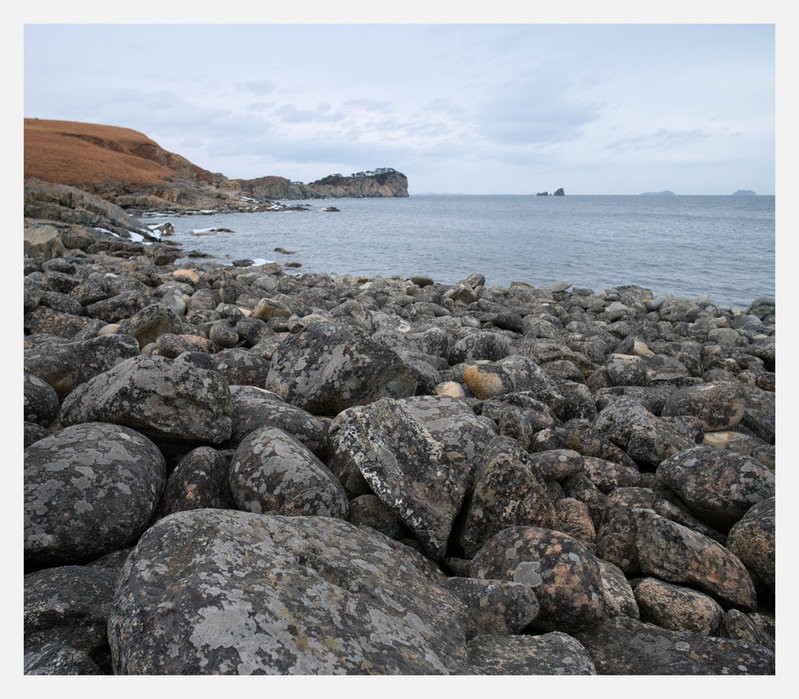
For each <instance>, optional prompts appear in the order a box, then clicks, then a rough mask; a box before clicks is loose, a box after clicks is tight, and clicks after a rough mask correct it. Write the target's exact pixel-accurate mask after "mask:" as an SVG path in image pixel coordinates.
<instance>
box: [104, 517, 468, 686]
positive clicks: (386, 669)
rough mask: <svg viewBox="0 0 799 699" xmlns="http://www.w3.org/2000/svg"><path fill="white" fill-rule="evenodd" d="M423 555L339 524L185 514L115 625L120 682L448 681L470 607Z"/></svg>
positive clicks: (121, 601) (166, 534)
mask: <svg viewBox="0 0 799 699" xmlns="http://www.w3.org/2000/svg"><path fill="white" fill-rule="evenodd" d="M440 579H441V578H440V577H439V576H438V575H436V574H435V573H433V571H432V570H431V569H430V568H428V567H427V566H426V565H425V564H424V559H422V558H421V557H420V556H419V554H418V553H416V552H415V551H413V550H412V549H409V548H408V547H406V546H403V545H401V544H394V543H393V542H391V540H389V539H386V538H385V537H384V536H382V535H380V534H378V533H376V532H372V531H371V530H369V529H368V528H366V527H355V526H353V525H351V524H348V523H347V522H344V521H343V520H339V519H334V518H327V517H283V516H280V515H270V516H263V515H257V514H253V513H250V512H234V511H223V510H193V511H191V512H179V513H176V514H173V515H170V516H169V517H166V518H164V519H162V520H161V521H160V522H158V523H157V524H155V525H154V526H153V527H151V528H150V529H149V530H148V531H147V533H146V534H145V535H144V536H143V537H142V539H141V541H140V542H139V544H138V545H137V547H136V548H135V549H134V551H133V552H132V553H131V555H130V557H129V558H128V560H127V561H126V563H125V566H124V568H123V570H122V573H121V575H120V580H119V584H118V586H117V589H116V593H115V596H114V602H113V606H112V609H111V613H110V615H109V624H108V629H109V634H108V635H109V642H110V645H111V651H112V658H113V663H114V671H115V673H116V674H151V675H163V674H181V675H186V674H202V675H209V674H272V675H297V674H305V675H323V674H378V675H390V674H447V673H451V672H459V671H462V670H463V668H464V665H465V661H466V651H465V646H466V636H465V631H464V629H465V627H466V615H467V611H466V609H465V607H464V606H463V605H462V604H461V603H460V602H459V601H458V600H457V599H456V598H455V597H453V596H452V595H451V594H450V593H448V592H446V591H445V590H444V589H443V588H441V587H440V586H439V584H438V583H439V581H440Z"/></svg>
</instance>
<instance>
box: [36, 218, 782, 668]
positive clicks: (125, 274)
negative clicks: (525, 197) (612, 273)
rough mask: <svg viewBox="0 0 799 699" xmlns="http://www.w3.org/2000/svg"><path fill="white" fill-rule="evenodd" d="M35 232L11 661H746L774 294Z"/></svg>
mask: <svg viewBox="0 0 799 699" xmlns="http://www.w3.org/2000/svg"><path fill="white" fill-rule="evenodd" d="M41 228H44V229H45V230H38V234H37V235H33V234H31V235H30V236H29V241H30V244H28V245H26V256H25V259H24V273H25V277H24V312H25V315H24V327H25V336H24V339H23V342H24V420H25V447H26V449H25V455H24V460H25V476H24V499H25V531H24V539H25V541H24V549H25V581H24V590H25V601H24V605H25V609H24V624H25V672H26V673H29V674H150V675H155V674H220V673H221V674H285V675H287V674H404V675H418V674H456V675H469V674H484V675H490V674H759V675H763V674H766V675H768V674H774V672H775V656H774V629H775V619H774V608H775V594H776V590H775V548H774V541H775V516H774V512H775V507H774V503H775V459H774V453H775V452H774V441H775V428H774V418H775V305H774V301H773V299H756V300H755V301H754V302H753V303H752V304H751V306H750V307H749V308H748V309H743V310H740V309H729V308H719V307H717V306H716V305H715V304H714V303H713V302H712V300H710V299H707V298H704V299H696V300H688V299H678V298H671V297H655V296H654V294H653V293H652V292H651V291H649V290H647V289H642V288H640V287H636V286H622V287H617V288H613V289H606V290H603V291H593V290H590V289H581V288H574V287H572V286H571V285H570V284H568V283H566V282H564V283H559V284H555V285H551V286H550V287H542V288H536V287H533V286H531V285H529V284H525V283H521V282H515V283H512V284H511V285H510V286H509V287H507V288H503V287H492V286H489V285H487V284H486V280H485V278H484V277H483V276H482V275H480V274H474V275H471V276H469V277H467V278H465V279H463V280H462V281H461V282H460V283H458V284H455V285H443V284H438V283H435V281H433V280H431V279H428V278H426V277H418V278H413V279H410V280H408V279H401V278H371V279H369V278H365V277H362V278H358V277H353V276H337V275H335V274H307V273H306V274H296V273H290V272H288V271H287V270H286V269H285V268H284V267H282V266H281V265H278V264H275V263H270V264H267V265H263V266H249V267H237V266H232V267H224V266H218V265H211V264H205V263H202V262H193V263H191V264H189V265H185V266H181V267H176V266H175V264H174V262H175V260H176V259H177V258H178V257H179V256H180V250H179V248H177V246H173V245H170V244H169V243H163V242H160V243H152V244H145V243H144V242H142V241H139V242H136V241H133V240H125V239H120V238H118V237H116V236H114V235H112V234H110V233H108V231H103V230H97V229H95V228H92V227H90V226H84V225H79V224H74V223H72V224H64V223H61V224H52V223H51V224H48V225H47V226H43V227H42V226H39V227H37V226H35V225H32V229H41ZM33 232H35V230H32V233H33Z"/></svg>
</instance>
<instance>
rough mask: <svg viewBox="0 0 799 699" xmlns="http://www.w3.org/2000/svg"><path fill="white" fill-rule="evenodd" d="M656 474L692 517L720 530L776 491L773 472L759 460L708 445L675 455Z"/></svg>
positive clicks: (730, 524) (662, 464)
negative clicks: (683, 503)
mask: <svg viewBox="0 0 799 699" xmlns="http://www.w3.org/2000/svg"><path fill="white" fill-rule="evenodd" d="M657 475H658V478H659V479H660V480H661V481H663V483H665V484H666V485H667V486H668V487H669V488H671V489H672V490H673V491H674V492H675V493H677V495H679V496H680V498H681V499H682V500H683V502H685V504H686V505H687V506H688V507H689V508H690V509H691V512H692V513H693V514H695V515H696V516H697V517H698V518H699V519H701V520H702V521H704V522H706V523H707V524H709V525H710V526H712V527H714V528H716V529H719V530H721V531H727V530H728V529H729V528H730V527H731V526H732V525H733V524H735V523H736V522H737V521H738V520H739V519H741V517H743V516H744V515H745V514H746V512H747V511H748V510H749V508H750V507H752V505H754V504H755V503H757V502H760V501H761V500H765V499H766V498H770V497H773V496H774V492H775V480H774V473H773V472H772V471H771V470H770V469H768V468H767V467H766V466H764V465H763V464H761V463H760V462H759V461H757V460H756V459H753V458H752V457H750V456H744V455H743V454H736V453H735V452H731V451H728V450H726V449H717V448H715V447H711V446H707V445H699V446H696V447H692V448H690V449H687V450H684V451H680V452H678V453H676V454H674V455H673V456H671V457H670V458H668V459H666V460H665V461H663V462H662V463H661V464H660V465H659V466H658V468H657Z"/></svg>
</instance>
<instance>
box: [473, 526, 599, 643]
mask: <svg viewBox="0 0 799 699" xmlns="http://www.w3.org/2000/svg"><path fill="white" fill-rule="evenodd" d="M470 575H471V576H472V577H475V578H490V579H495V580H512V581H513V582H519V583H523V584H525V585H528V586H529V587H531V588H532V589H533V591H534V592H535V595H536V597H537V598H538V602H539V604H540V611H539V613H538V616H537V617H536V618H535V619H534V620H533V622H532V626H533V627H535V628H537V629H541V630H544V631H556V630H561V631H566V632H569V631H572V630H575V629H579V628H583V627H584V626H589V625H591V624H593V623H595V622H596V621H598V620H599V619H603V618H604V617H605V616H606V615H607V613H606V608H605V593H604V587H603V582H602V572H601V570H600V567H599V563H598V562H597V559H596V558H595V557H594V554H592V553H591V552H590V551H589V550H588V549H587V548H586V547H585V546H584V545H583V544H581V543H580V542H579V541H577V540H576V539H573V538H572V537H570V536H567V535H566V534H563V533H562V532H559V531H555V530H552V529H543V528H541V527H508V528H506V529H503V530H502V531H501V532H499V533H498V534H495V535H494V536H493V537H492V538H491V539H489V540H488V542H486V544H485V545H484V546H483V547H482V548H481V549H480V551H479V552H478V553H477V555H476V556H475V557H474V558H473V559H472V564H471V568H470Z"/></svg>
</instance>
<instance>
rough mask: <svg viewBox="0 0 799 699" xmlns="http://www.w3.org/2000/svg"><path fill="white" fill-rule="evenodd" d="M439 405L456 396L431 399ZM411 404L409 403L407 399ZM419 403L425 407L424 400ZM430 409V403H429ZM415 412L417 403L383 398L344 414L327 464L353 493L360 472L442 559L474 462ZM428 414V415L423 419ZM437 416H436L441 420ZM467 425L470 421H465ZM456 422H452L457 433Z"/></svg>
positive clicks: (332, 436)
mask: <svg viewBox="0 0 799 699" xmlns="http://www.w3.org/2000/svg"><path fill="white" fill-rule="evenodd" d="M434 401H436V402H437V403H438V404H439V405H440V406H443V409H444V410H446V406H447V405H450V407H451V408H452V409H453V410H457V411H458V412H456V415H457V414H459V411H460V408H459V407H458V405H456V406H454V407H453V406H452V405H451V403H450V401H455V402H456V403H457V400H456V399H449V398H443V397H442V398H436V399H434ZM411 404H413V402H412V401H411ZM422 405H428V403H427V402H425V403H423V404H422ZM428 408H430V406H429V405H428ZM424 412H427V415H424V414H422V413H420V412H419V405H415V407H411V405H409V402H408V401H397V400H392V399H390V398H381V399H380V400H378V401H375V402H374V403H372V404H370V405H367V406H361V407H357V408H350V409H349V410H347V411H345V412H342V414H341V415H339V416H338V417H337V418H336V419H335V420H334V421H333V423H332V424H331V427H330V449H331V461H330V464H329V465H330V468H331V470H332V471H333V473H334V474H335V475H336V476H337V477H338V478H339V480H340V481H341V482H342V483H343V484H344V486H345V488H347V489H348V490H349V492H351V493H352V490H353V489H354V490H355V494H356V495H361V494H365V493H366V492H367V491H366V490H361V492H357V491H358V490H360V488H359V487H358V485H357V478H356V476H355V475H354V474H353V471H355V473H356V474H358V473H359V474H360V476H361V477H362V479H363V481H364V483H365V484H367V485H368V489H371V491H372V492H374V493H375V494H376V495H377V496H378V497H380V498H381V499H382V500H383V501H384V502H385V503H386V504H387V505H389V507H391V508H392V509H393V510H394V511H396V512H397V514H399V516H400V518H401V519H402V521H403V522H404V524H405V525H406V526H407V527H408V529H410V530H411V531H412V532H413V533H414V536H415V537H416V538H417V539H418V540H419V542H420V543H421V544H422V546H423V547H424V549H425V551H426V552H427V553H428V554H429V555H430V556H431V557H432V558H434V559H439V560H440V559H441V558H443V557H444V555H445V553H446V548H447V542H448V540H449V536H450V531H451V529H452V525H453V522H454V520H455V516H456V515H457V514H458V512H459V511H460V509H461V505H462V503H463V499H464V496H465V495H466V491H467V488H468V487H469V485H470V483H471V479H472V474H471V468H472V464H470V463H469V462H467V461H466V459H465V458H464V453H463V452H462V451H458V450H454V451H452V455H450V450H449V449H448V448H447V447H446V446H445V443H444V442H442V441H441V440H439V439H438V438H437V437H436V435H434V434H433V431H432V430H431V429H430V428H428V427H427V424H428V422H432V423H433V427H434V429H435V430H436V432H437V433H439V432H441V431H446V430H445V429H444V428H443V426H442V425H441V423H439V422H437V421H435V420H432V419H430V418H431V415H430V412H429V410H428V411H424ZM423 417H426V418H427V419H424V420H423V419H422V418H423ZM440 417H441V416H440V415H439V418H440ZM465 424H466V425H467V428H468V426H469V425H471V424H473V423H471V422H466V423H465ZM456 425H457V423H455V424H453V430H454V434H457V432H458V431H457V429H456Z"/></svg>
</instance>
